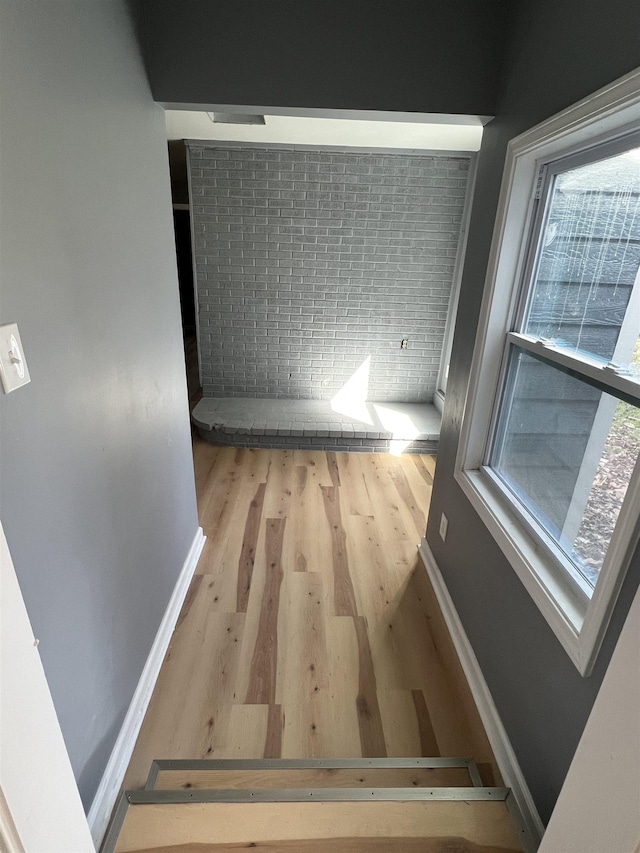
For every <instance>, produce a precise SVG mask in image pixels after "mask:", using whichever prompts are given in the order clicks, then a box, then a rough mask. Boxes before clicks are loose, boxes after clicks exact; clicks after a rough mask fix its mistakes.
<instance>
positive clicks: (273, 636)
mask: <svg viewBox="0 0 640 853" xmlns="http://www.w3.org/2000/svg"><path fill="white" fill-rule="evenodd" d="M285 522H286V519H285V518H268V519H267V535H266V570H267V581H266V586H265V591H264V596H263V599H262V608H261V612H260V623H259V625H258V634H257V637H256V644H255V648H254V652H253V658H252V660H251V672H250V677H249V688H248V690H247V698H246V700H245V702H246V703H247V704H248V705H251V704H254V705H275V704H276V699H275V695H276V673H277V666H278V609H279V604H280V587H281V585H282V580H283V577H284V572H283V570H282V540H283V538H284V528H285Z"/></svg>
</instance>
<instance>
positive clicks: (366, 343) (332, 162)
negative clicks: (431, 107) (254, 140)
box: [189, 144, 470, 402]
mask: <svg viewBox="0 0 640 853" xmlns="http://www.w3.org/2000/svg"><path fill="white" fill-rule="evenodd" d="M189 155H190V175H191V201H192V216H193V228H194V247H195V249H194V251H195V260H196V277H197V281H198V302H199V306H200V309H199V325H200V353H201V362H202V385H203V390H204V393H205V396H207V395H208V396H250V397H256V396H257V397H280V398H306V399H328V398H331V397H333V396H334V395H335V394H336V392H338V391H339V390H340V389H341V388H342V387H343V386H344V385H345V384H346V383H347V382H348V380H349V379H350V378H351V376H352V375H353V374H354V373H355V372H356V371H357V370H358V368H360V367H361V365H362V364H363V363H364V362H365V361H366V360H367V359H370V368H369V383H368V399H370V400H379V401H384V400H389V401H390V400H395V401H406V402H419V401H430V400H431V399H432V398H433V394H434V392H435V390H436V380H437V374H438V367H439V363H440V354H441V350H442V341H443V337H444V328H445V322H446V318H447V308H448V304H449V296H450V292H451V283H452V277H453V269H454V264H455V260H456V254H457V249H458V241H459V234H460V222H461V218H462V210H463V207H464V201H465V195H466V190H467V184H468V176H469V163H470V160H469V158H468V157H461V156H412V155H409V154H399V153H389V154H382V153H376V154H373V153H366V152H353V151H350V152H340V151H335V150H309V149H305V150H293V149H291V150H289V149H284V148H275V147H274V148H236V147H230V148H224V147H202V146H198V145H196V144H192V145H190V147H189ZM403 338H407V339H408V342H409V343H408V348H407V349H406V350H403V349H401V348H400V343H401V341H402V339H403Z"/></svg>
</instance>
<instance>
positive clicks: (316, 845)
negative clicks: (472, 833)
mask: <svg viewBox="0 0 640 853" xmlns="http://www.w3.org/2000/svg"><path fill="white" fill-rule="evenodd" d="M246 849H247V844H246V842H244V841H241V842H239V843H237V844H226V843H224V844H215V843H214V844H207V845H206V851H207V852H208V853H216V851H231V850H246ZM251 849H253V850H266V851H271V853H287V851H291V850H293V851H296V853H329V851H335V850H340V851H342V853H369V851H373V853H375V851H380V853H443V851H447V853H509V851H508V850H507V849H506V848H504V847H499V848H498V847H496V846H495V845H491V846H490V847H484V846H482V847H480V846H478V845H477V844H474V843H473V842H471V841H465V839H464V838H459V837H453V836H452V837H449V838H443V837H440V838H331V839H319V840H318V839H313V838H311V839H308V838H304V839H299V838H297V839H294V840H288V841H259V842H256V843H251ZM138 853H204V850H203V848H202V845H201V844H198V843H196V844H180V845H178V846H171V847H162V848H160V847H153V848H151V847H147V848H145V850H143V851H138Z"/></svg>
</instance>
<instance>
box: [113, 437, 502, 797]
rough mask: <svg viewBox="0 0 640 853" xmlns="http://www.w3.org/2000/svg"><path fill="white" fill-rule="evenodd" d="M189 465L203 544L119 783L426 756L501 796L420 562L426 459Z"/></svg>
mask: <svg viewBox="0 0 640 853" xmlns="http://www.w3.org/2000/svg"><path fill="white" fill-rule="evenodd" d="M194 460H195V472H196V484H197V494H198V506H199V514H200V523H201V525H202V527H203V528H204V532H205V534H206V536H207V543H206V545H205V550H204V552H203V555H202V557H201V559H200V562H199V565H198V569H197V574H196V576H195V577H194V580H193V582H192V584H191V587H190V590H189V593H188V595H187V599H186V601H185V604H184V607H183V611H182V614H181V616H180V619H179V621H178V625H177V627H176V631H175V633H174V636H173V639H172V641H171V644H170V647H169V651H168V653H167V656H166V659H165V662H164V664H163V667H162V670H161V673H160V677H159V679H158V682H157V686H156V689H155V692H154V695H153V698H152V701H151V704H150V706H149V710H148V712H147V715H146V718H145V721H144V723H143V726H142V729H141V732H140V736H139V738H138V742H137V744H136V747H135V751H134V753H133V757H132V760H131V763H130V766H129V769H128V771H127V774H126V777H125V782H124V787H125V788H137V787H141V786H142V785H143V784H144V781H145V779H146V776H147V774H148V772H149V768H150V764H151V761H152V760H153V759H156V758H157V759H166V758H278V757H282V758H304V757H319V758H324V757H341V758H348V757H357V756H365V757H376V756H389V757H395V756H438V755H443V756H468V757H474V758H475V759H476V760H477V761H478V763H479V766H480V770H481V774H482V775H483V780H484V782H485V784H488V785H490V784H500V779H499V777H498V774H497V771H496V770H495V764H494V761H493V757H492V755H491V751H490V747H489V745H488V742H487V739H486V736H485V734H484V731H483V729H482V725H481V723H480V721H479V718H478V715H477V712H476V710H475V706H474V704H473V701H472V699H471V697H470V694H469V692H468V688H467V687H466V684H465V682H464V677H463V676H462V673H461V670H460V667H459V664H458V661H457V658H456V656H455V652H454V651H453V649H452V646H451V642H450V640H449V639H448V635H447V632H446V629H445V628H444V625H443V622H442V617H441V615H440V612H439V610H438V607H437V604H436V603H435V599H434V596H433V593H432V591H431V588H430V586H429V583H428V580H427V577H426V572H425V569H424V567H423V566H422V563H421V562H420V560H419V558H418V554H417V545H418V543H419V542H420V539H421V538H422V536H423V535H424V531H425V528H426V514H427V511H428V507H429V500H430V495H431V486H432V476H433V472H434V464H435V460H434V458H433V457H427V456H415V455H405V456H402V457H394V456H390V455H386V454H360V453H351V454H347V453H329V452H327V453H325V452H307V451H277V450H248V449H234V448H217V447H212V446H210V445H208V444H206V443H205V442H203V441H202V440H200V439H198V438H196V439H195V444H194Z"/></svg>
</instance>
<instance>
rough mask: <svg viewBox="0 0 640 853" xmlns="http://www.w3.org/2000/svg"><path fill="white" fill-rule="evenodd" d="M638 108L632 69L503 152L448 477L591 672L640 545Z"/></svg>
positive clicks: (639, 78) (637, 79) (639, 82)
mask: <svg viewBox="0 0 640 853" xmlns="http://www.w3.org/2000/svg"><path fill="white" fill-rule="evenodd" d="M639 103H640V71H639V72H635V73H633V74H631V75H627V77H625V78H622V79H621V80H620V81H616V83H614V84H612V86H610V87H607V88H606V89H604V90H602V91H601V92H599V93H596V95H594V96H593V97H592V98H589V99H586V100H585V101H582V102H580V103H579V104H577V105H575V106H574V107H572V108H570V109H569V110H567V111H565V112H564V113H562V114H560V115H559V116H556V117H554V118H553V119H551V120H549V121H548V122H545V123H544V124H543V125H540V126H538V127H537V128H534V129H533V130H532V131H529V132H527V133H526V134H524V135H523V136H521V137H518V138H517V139H515V140H513V141H512V143H511V145H510V148H509V153H508V156H507V162H506V167H505V177H504V181H503V188H502V195H501V202H500V208H499V213H498V217H497V220H496V230H495V235H494V243H493V246H492V253H491V260H490V265H489V272H488V277H487V286H486V293H485V302H484V304H483V311H482V318H481V323H480V327H479V331H478V339H477V341H476V349H475V351H474V365H473V370H472V377H471V386H470V393H469V397H468V401H467V408H466V411H465V419H464V422H463V429H462V435H461V442H460V447H459V452H458V459H457V465H456V478H457V479H458V481H459V483H460V485H461V486H462V488H463V489H464V491H465V493H466V494H467V496H468V497H469V499H470V500H471V502H472V503H473V505H474V506H475V507H476V509H477V510H478V512H479V513H480V515H481V516H482V518H483V519H484V521H485V523H486V524H487V526H488V528H489V529H490V530H491V532H492V533H493V535H494V537H495V538H496V541H497V542H498V544H499V545H500V547H501V548H502V550H503V552H504V553H505V554H506V556H507V557H508V558H509V560H510V561H511V563H512V565H513V567H514V569H515V570H516V571H517V573H518V575H519V577H520V578H521V580H522V581H523V583H524V584H525V586H526V587H527V589H528V590H529V592H530V593H531V595H532V596H533V598H534V600H535V601H536V603H537V604H538V606H539V607H540V609H541V611H542V613H543V614H544V616H545V618H546V619H547V621H548V622H549V624H550V626H551V627H552V628H553V630H554V631H555V633H556V635H557V636H558V638H559V639H560V641H561V642H562V643H563V645H564V647H565V648H566V650H567V652H568V653H569V655H570V656H571V658H572V660H573V661H574V663H575V664H576V666H577V667H578V669H579V670H580V671H581V672H582V673H583V674H585V675H586V674H588V673H589V672H590V670H591V667H592V665H593V662H594V659H595V656H596V654H597V651H598V648H599V645H600V643H601V640H602V636H603V634H604V631H605V630H606V626H607V623H608V619H609V616H610V613H611V610H612V608H613V605H614V603H615V598H616V596H617V592H618V590H619V588H620V585H621V582H622V579H623V576H624V571H625V570H626V563H627V562H628V558H629V556H630V552H631V550H632V548H633V546H634V544H635V542H636V541H637V534H638V507H639V506H640V463H639V462H638V459H639V456H640V122H639V121H638V120H637V116H638V104H639ZM634 119H635V125H636V126H634Z"/></svg>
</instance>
